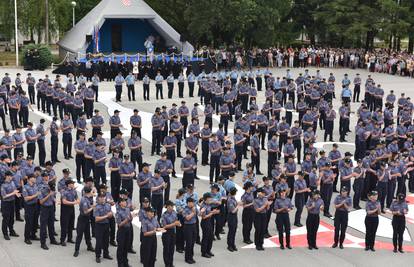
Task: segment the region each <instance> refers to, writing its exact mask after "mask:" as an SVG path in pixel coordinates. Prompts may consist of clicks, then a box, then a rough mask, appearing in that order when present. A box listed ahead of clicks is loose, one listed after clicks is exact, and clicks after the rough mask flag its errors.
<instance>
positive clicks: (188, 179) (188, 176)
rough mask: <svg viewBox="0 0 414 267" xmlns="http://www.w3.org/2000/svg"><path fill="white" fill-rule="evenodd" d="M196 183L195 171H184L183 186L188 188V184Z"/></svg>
mask: <svg viewBox="0 0 414 267" xmlns="http://www.w3.org/2000/svg"><path fill="white" fill-rule="evenodd" d="M189 184H194V173H188V172H184V174H183V188H187V185H189Z"/></svg>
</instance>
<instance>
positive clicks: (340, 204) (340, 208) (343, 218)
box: [332, 186, 352, 249]
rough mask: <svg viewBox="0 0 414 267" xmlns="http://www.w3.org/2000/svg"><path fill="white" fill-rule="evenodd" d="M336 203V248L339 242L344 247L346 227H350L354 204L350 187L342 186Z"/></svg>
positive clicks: (341, 247)
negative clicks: (351, 210) (349, 215)
mask: <svg viewBox="0 0 414 267" xmlns="http://www.w3.org/2000/svg"><path fill="white" fill-rule="evenodd" d="M334 205H335V219H334V225H335V235H334V243H333V245H332V248H336V247H337V246H338V242H339V248H340V249H343V248H344V245H343V243H344V240H345V233H346V228H347V227H348V213H349V209H350V208H351V206H352V199H351V197H350V196H349V189H348V187H346V186H344V187H342V188H341V192H340V194H339V195H337V196H336V198H335V200H334Z"/></svg>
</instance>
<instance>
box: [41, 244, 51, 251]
mask: <svg viewBox="0 0 414 267" xmlns="http://www.w3.org/2000/svg"><path fill="white" fill-rule="evenodd" d="M40 247H41V248H43V249H44V250H48V249H49V248H48V247H47V246H46V244H42V245H40Z"/></svg>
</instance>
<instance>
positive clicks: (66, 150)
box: [62, 133, 72, 158]
mask: <svg viewBox="0 0 414 267" xmlns="http://www.w3.org/2000/svg"><path fill="white" fill-rule="evenodd" d="M62 141H63V155H64V156H65V158H67V157H71V156H72V134H71V133H63V137H62Z"/></svg>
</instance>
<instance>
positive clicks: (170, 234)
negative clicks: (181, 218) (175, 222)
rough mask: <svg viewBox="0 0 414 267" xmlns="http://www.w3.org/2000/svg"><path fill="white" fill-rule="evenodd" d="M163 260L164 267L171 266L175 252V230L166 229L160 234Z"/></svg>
mask: <svg viewBox="0 0 414 267" xmlns="http://www.w3.org/2000/svg"><path fill="white" fill-rule="evenodd" d="M161 239H162V245H163V253H162V255H163V258H164V264H165V266H173V261H174V250H175V229H167V232H165V233H163V234H162V237H161Z"/></svg>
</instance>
